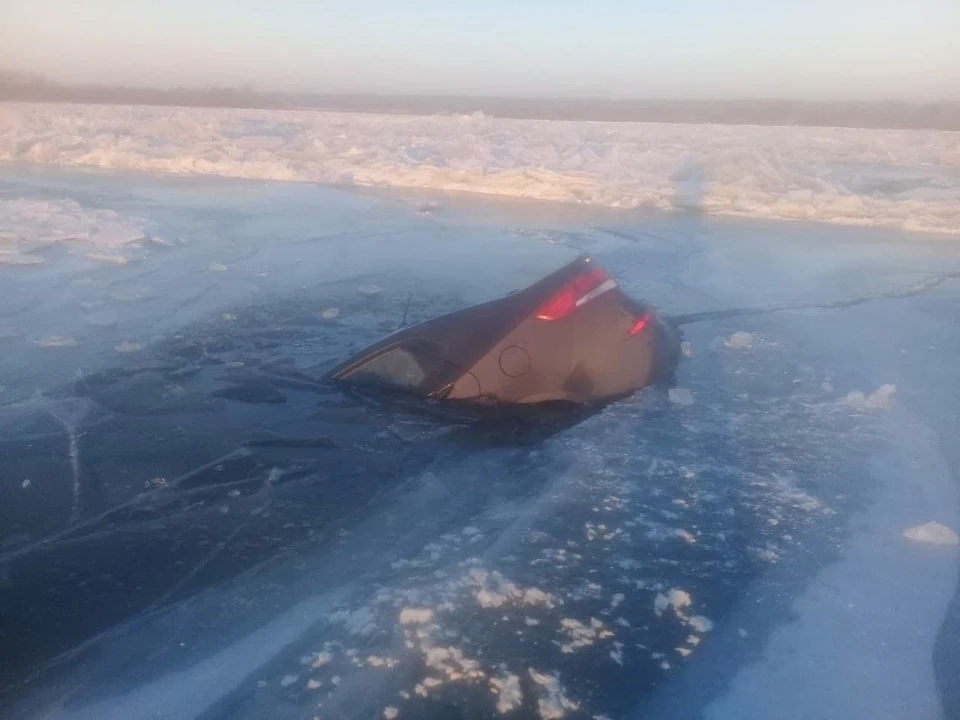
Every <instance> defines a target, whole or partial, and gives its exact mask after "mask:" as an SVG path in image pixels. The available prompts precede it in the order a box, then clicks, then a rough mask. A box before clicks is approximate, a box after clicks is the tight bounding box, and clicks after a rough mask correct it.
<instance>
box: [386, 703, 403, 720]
mask: <svg viewBox="0 0 960 720" xmlns="http://www.w3.org/2000/svg"><path fill="white" fill-rule="evenodd" d="M399 714H400V712H399V711H398V710H397V709H396V708H395V707H393V706H392V705H389V706H387V707H385V708H384V709H383V717H384V720H394V718H395V717H397V715H399Z"/></svg>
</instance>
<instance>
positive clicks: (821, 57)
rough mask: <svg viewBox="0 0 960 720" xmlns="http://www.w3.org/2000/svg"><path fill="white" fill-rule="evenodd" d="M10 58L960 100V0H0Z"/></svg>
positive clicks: (164, 78)
mask: <svg viewBox="0 0 960 720" xmlns="http://www.w3.org/2000/svg"><path fill="white" fill-rule="evenodd" d="M0 68H10V69H17V70H33V71H37V72H42V73H44V74H46V75H48V76H49V77H51V78H52V79H55V80H59V81H63V82H71V83H87V82H97V83H104V84H119V83H124V84H139V85H152V86H157V85H159V86H174V85H184V86H198V85H205V84H232V85H239V84H242V83H252V84H253V85H254V86H255V87H257V88H259V89H264V90H268V89H284V90H304V91H319V92H378V93H395V94H409V93H421V94H431V93H436V94H447V95H450V94H453V95H509V96H541V97H542V96H560V97H564V96H580V97H584V96H594V97H616V98H750V97H781V98H800V99H864V100H873V99H907V100H942V99H950V100H960V0H899V1H897V2H886V1H885V0H870V1H868V0H791V1H790V2H784V1H778V2H774V1H772V0H771V1H767V2H764V1H761V0H727V1H726V2H716V1H711V0H659V1H656V2H652V1H649V0H633V1H630V0H585V1H583V2H574V1H573V0H553V1H552V2H548V1H547V0H513V2H509V1H508V2H500V1H499V0H493V1H488V2H463V1H462V0H446V1H443V2H441V1H440V0H407V1H402V0H393V1H390V0H352V1H350V2H328V1H327V0H313V1H308V0H232V1H231V0H166V1H162V0H155V1H153V2H143V1H142V0H0Z"/></svg>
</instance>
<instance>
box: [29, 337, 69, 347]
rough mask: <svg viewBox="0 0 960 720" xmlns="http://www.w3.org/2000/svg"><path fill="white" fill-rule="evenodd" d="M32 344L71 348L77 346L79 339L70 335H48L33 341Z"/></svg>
mask: <svg viewBox="0 0 960 720" xmlns="http://www.w3.org/2000/svg"><path fill="white" fill-rule="evenodd" d="M33 344H34V345H39V346H40V347H43V348H72V347H78V346H79V345H80V341H79V340H77V339H76V338H72V337H63V336H62V335H48V336H47V337H42V338H38V339H36V340H34V341H33Z"/></svg>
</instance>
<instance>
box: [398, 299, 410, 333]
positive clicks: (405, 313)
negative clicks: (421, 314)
mask: <svg viewBox="0 0 960 720" xmlns="http://www.w3.org/2000/svg"><path fill="white" fill-rule="evenodd" d="M412 301H413V293H410V294H409V295H407V304H406V305H405V306H404V308H403V320H401V321H400V324H399V325H398V326H397V330H399V329H400V328H403V327H406V325H407V313H408V312H410V303H411V302H412Z"/></svg>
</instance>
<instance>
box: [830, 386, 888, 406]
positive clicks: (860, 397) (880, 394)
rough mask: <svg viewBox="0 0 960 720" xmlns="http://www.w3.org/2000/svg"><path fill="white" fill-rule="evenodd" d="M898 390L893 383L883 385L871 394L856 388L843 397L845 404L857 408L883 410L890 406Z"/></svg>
mask: <svg viewBox="0 0 960 720" xmlns="http://www.w3.org/2000/svg"><path fill="white" fill-rule="evenodd" d="M896 392H897V386H896V385H891V384H887V385H881V386H880V387H879V388H877V389H876V390H874V391H873V392H872V393H870V394H869V395H864V394H863V393H862V392H860V391H859V390H854V391H853V392H850V393H848V394H847V396H846V397H845V398H844V399H843V404H845V405H848V406H849V407H852V408H854V409H856V410H877V409H881V410H882V409H885V408H888V407H890V404H891V403H892V402H893V396H894V394H895V393H896Z"/></svg>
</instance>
